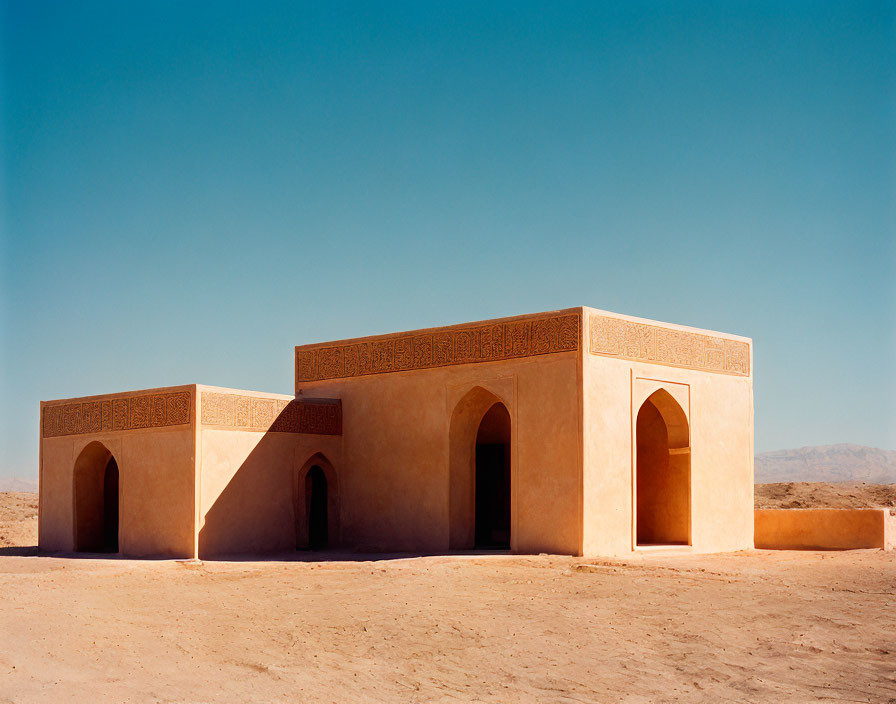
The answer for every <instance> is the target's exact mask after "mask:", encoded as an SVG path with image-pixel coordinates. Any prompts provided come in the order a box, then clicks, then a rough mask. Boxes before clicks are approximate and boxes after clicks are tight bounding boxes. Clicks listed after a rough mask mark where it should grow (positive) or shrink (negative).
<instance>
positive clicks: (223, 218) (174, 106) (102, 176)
mask: <svg viewBox="0 0 896 704" xmlns="http://www.w3.org/2000/svg"><path fill="white" fill-rule="evenodd" d="M0 17H2V35H0V41H2V61H3V63H2V73H0V111H2V113H0V120H2V136H3V139H2V143H0V149H2V151H0V164H2V171H0V178H2V182H0V186H2V201H0V205H2V208H3V211H2V220H0V226H2V235H3V236H2V240H0V257H2V269H0V276H2V279H0V297H2V298H0V300H2V309H0V316H2V317H0V335H2V348H0V354H2V355H3V358H2V360H0V361H2V379H0V383H2V388H0V399H2V403H0V414H2V415H0V475H18V476H35V475H36V473H37V449H38V402H39V401H40V400H42V399H52V398H62V397H69V396H80V395H87V394H97V393H107V392H115V391H121V390H128V389H139V388H146V387H154V386H165V385H173V384H181V383H192V382H198V383H207V384H215V385H221V386H233V387H237V388H247V389H258V390H262V391H276V392H285V393H289V392H291V390H292V385H293V362H292V360H293V346H294V345H296V344H302V343H308V342H315V341H323V340H327V339H334V338H343V337H352V336H359V335H367V334H375V333H381V332H391V331H398V330H403V329H412V328H417V327H426V326H433V325H442V324H450V323H458V322H465V321H470V320H478V319H483V318H489V317H498V316H507V315H515V314H520V313H528V312H537V311H542V310H551V309H555V308H562V307H567V306H575V305H591V306H594V307H597V308H603V309H607V310H612V311H617V312H621V313H627V314H631V315H638V316H643V317H647V318H654V319H658V320H666V321H672V322H677V323H682V324H686V325H693V326H697V327H705V328H710V329H716V330H722V331H725V332H733V333H738V334H742V335H747V336H750V337H753V338H754V341H755V404H756V448H757V450H758V451H763V450H770V449H779V448H788V447H798V446H802V445H815V444H828V443H836V442H854V443H860V444H867V445H872V446H877V447H883V448H888V449H896V401H894V399H896V378H894V377H896V372H894V367H896V284H894V280H896V227H894V223H896V208H894V195H896V177H894V173H896V137H894V135H896V5H894V3H893V2H888V3H870V4H866V3H861V2H847V3H842V4H837V3H834V2H823V3H815V2H812V3H802V2H786V3H762V2H744V3H737V2H724V3H705V4H691V3H676V2H656V3H634V2H611V3H606V4H600V3H597V2H584V3H562V2H550V3H544V4H530V3H526V2H521V1H520V0H517V1H515V2H506V3H505V2H489V3H483V2H471V3H460V2H448V3H432V2H415V3H401V4H391V3H390V4H378V3H372V2H364V3H358V4H353V3H330V2H315V3H309V4H307V5H302V4H300V3H298V2H285V3H282V4H281V3H273V2H238V3H230V2H223V1H221V0H216V1H215V2H209V3H201V2H190V3H183V2H176V3H168V2H157V1H154V2H151V3H125V2H105V3H91V2H59V3H50V2H37V1H34V0H28V1H27V2H5V3H3V14H2V16H0Z"/></svg>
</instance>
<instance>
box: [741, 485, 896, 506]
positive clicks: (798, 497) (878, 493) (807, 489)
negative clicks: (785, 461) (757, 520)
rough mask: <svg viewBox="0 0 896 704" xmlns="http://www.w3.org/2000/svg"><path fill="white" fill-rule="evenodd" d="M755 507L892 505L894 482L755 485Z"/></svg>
mask: <svg viewBox="0 0 896 704" xmlns="http://www.w3.org/2000/svg"><path fill="white" fill-rule="evenodd" d="M753 498H754V500H753V504H754V507H755V508H872V507H875V506H896V484H866V483H865V482H840V483H836V484H829V483H827V482H783V483H779V484H757V485H756V487H755V490H754V493H753Z"/></svg>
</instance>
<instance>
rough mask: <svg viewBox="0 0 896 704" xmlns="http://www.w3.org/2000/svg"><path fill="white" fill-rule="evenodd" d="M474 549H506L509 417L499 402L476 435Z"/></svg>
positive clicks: (508, 547)
mask: <svg viewBox="0 0 896 704" xmlns="http://www.w3.org/2000/svg"><path fill="white" fill-rule="evenodd" d="M475 461H476V469H475V473H476V478H475V489H474V491H475V511H474V514H475V515H474V520H475V528H474V540H475V543H474V544H475V547H477V548H488V549H498V550H509V549H510V414H509V413H508V412H507V408H506V406H505V405H504V404H503V403H501V402H500V401H499V402H497V403H495V404H494V405H493V406H492V407H491V408H489V409H488V410H487V411H486V413H485V415H484V416H483V417H482V420H481V421H480V423H479V428H478V430H477V432H476V460H475Z"/></svg>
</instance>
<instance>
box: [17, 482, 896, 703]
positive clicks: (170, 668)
mask: <svg viewBox="0 0 896 704" xmlns="http://www.w3.org/2000/svg"><path fill="white" fill-rule="evenodd" d="M2 501H3V502H4V503H5V504H6V505H7V506H8V505H9V504H10V503H11V501H17V502H20V505H22V506H25V508H24V509H21V510H20V512H21V513H22V514H25V513H27V512H28V511H30V510H31V508H29V506H30V503H31V502H30V501H29V500H28V499H22V498H15V497H14V498H13V499H10V498H9V497H8V495H7V496H6V497H2ZM34 503H35V504H36V501H35V502H34ZM15 511H19V509H15V510H14V511H13V513H15ZM0 516H2V517H3V521H4V523H3V535H7V536H8V535H16V534H17V533H15V532H14V531H10V530H9V528H8V527H7V524H6V523H5V521H6V520H7V518H6V517H7V516H8V511H7V509H4V512H3V513H0ZM26 532H27V531H26ZM32 535H33V533H32ZM6 540H8V537H7V538H6ZM26 542H27V541H26ZM30 545H31V546H33V540H32V541H31V543H30ZM297 555H298V556H299V557H301V556H302V554H297ZM297 555H288V556H283V557H284V558H286V559H283V558H281V559H280V560H277V559H273V560H268V561H220V562H218V561H216V562H204V563H200V564H196V563H182V562H176V561H147V560H127V559H121V558H107V559H100V558H97V557H96V556H94V557H81V556H78V557H75V556H71V555H69V556H38V555H37V554H36V549H35V548H34V547H29V546H28V545H19V546H7V547H3V548H0V593H2V595H3V597H2V600H0V634H2V639H0V642H2V644H3V647H2V648H0V702H6V701H11V702H46V701H53V702H70V701H71V702H77V701H85V702H87V701H89V702H145V701H152V702H233V701H240V702H271V701H315V702H347V701H351V702H355V701H369V702H382V701H390V702H391V701H408V702H415V701H416V702H430V701H446V702H447V701H456V702H468V701H492V702H509V701H521V702H591V701H608V702H615V701H626V702H656V701H675V700H685V701H719V700H727V701H744V702H746V701H883V702H888V701H891V698H892V697H896V609H894V606H893V605H894V599H896V561H894V553H885V552H883V551H879V550H859V551H849V552H765V551H750V552H743V553H732V554H727V555H716V556H708V557H707V556H690V555H661V554H660V555H657V554H654V555H645V556H643V557H639V558H638V559H637V560H593V559H582V558H570V557H557V556H546V555H541V556H531V557H527V556H510V555H500V554H491V555H469V554H468V555H457V556H431V557H403V556H393V557H391V558H390V559H382V558H379V557H371V559H367V560H359V559H358V556H357V555H347V554H342V555H340V554H330V555H323V556H319V557H326V558H329V561H318V562H310V561H302V560H297V559H296V557H297ZM304 555H305V556H306V557H307V556H308V555H309V554H308V553H305V554H304Z"/></svg>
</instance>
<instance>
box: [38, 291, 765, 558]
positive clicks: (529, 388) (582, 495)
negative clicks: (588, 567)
mask: <svg viewBox="0 0 896 704" xmlns="http://www.w3.org/2000/svg"><path fill="white" fill-rule="evenodd" d="M295 367H296V368H295V372H296V388H295V393H296V395H295V397H294V398H293V397H289V396H278V395H271V394H259V393H254V392H248V391H233V390H227V389H218V388H215V387H205V386H198V385H197V386H189V387H176V388H169V389H156V390H151V391H145V392H134V393H130V394H118V395H113V396H101V397H90V398H85V399H69V400H65V401H51V402H46V403H44V404H42V405H41V413H42V426H41V427H42V436H41V515H40V545H41V548H42V549H46V550H73V549H79V545H78V542H79V540H81V541H82V542H84V543H85V545H87V544H88V543H90V544H91V545H98V544H99V543H98V542H97V541H98V540H99V537H95V538H93V539H92V540H93V542H92V543H91V541H90V540H88V539H86V538H84V537H83V536H85V535H86V536H90V535H94V536H99V533H98V532H96V531H98V530H99V528H97V526H99V525H100V523H101V521H99V519H97V520H94V521H93V523H91V521H90V518H89V516H88V515H87V514H91V513H93V514H95V513H96V512H97V511H98V510H99V509H98V508H97V506H100V505H106V504H103V503H102V501H100V500H99V498H97V497H99V492H100V491H101V489H102V487H105V491H106V494H108V495H109V497H107V498H108V501H107V503H108V505H109V506H111V505H112V502H113V499H112V498H111V495H112V493H114V492H113V489H114V487H113V485H112V484H111V483H110V482H111V481H112V480H111V479H110V477H112V478H113V479H114V474H113V472H112V470H111V469H110V467H111V466H112V465H110V464H108V462H109V461H110V457H111V458H114V460H115V463H116V465H117V473H118V474H117V482H118V496H119V499H118V549H119V551H120V552H122V553H126V554H133V555H170V556H178V557H196V556H198V557H211V556H216V555H226V554H233V553H265V552H283V551H286V550H292V549H295V548H296V547H299V548H303V547H308V546H309V545H311V546H312V547H314V546H318V547H322V546H326V547H331V548H332V547H340V548H346V549H360V550H374V551H414V552H445V551H449V550H459V549H469V548H474V547H482V548H492V547H505V548H509V549H510V550H512V551H515V552H522V553H531V552H552V553H566V554H577V555H624V554H630V553H631V552H632V551H634V550H638V549H649V548H654V547H656V546H658V545H676V546H678V549H681V550H689V551H696V552H714V551H721V550H736V549H743V548H749V547H752V544H753V506H752V486H753V400H752V345H751V342H750V341H749V340H748V339H745V338H741V337H735V336H731V335H722V334H719V333H710V332H706V331H701V330H694V329H691V328H684V327H681V326H674V325H665V324H659V323H654V322H651V321H644V320H639V319H635V318H629V317H625V316H619V315H615V314H612V313H605V312H602V311H597V310H594V309H590V308H572V309H567V310H562V311H554V312H551V313H543V314H538V315H531V316H519V317H515V318H505V319H500V320H492V321H486V322H482V323H472V324H467V325H457V326H451V327H445V328H434V329H429V330H419V331H414V332H409V333H399V334H394V335H384V336H377V337H373V338H361V339H355V340H342V341H338V342H332V343H324V344H317V345H307V346H302V347H297V348H296V355H295ZM184 399H186V401H187V403H186V412H184V407H183V404H184ZM116 413H117V415H116ZM116 419H117V420H116ZM91 443H93V445H91ZM83 453H86V454H83ZM104 462H105V463H107V464H106V465H104V467H105V470H104V469H103V467H100V465H101V464H102V463H104ZM85 467H90V468H92V469H85ZM98 467H99V469H97V468H98ZM103 471H105V475H103V474H102V472H103ZM103 476H105V480H103V479H102V477H103ZM103 481H105V484H103ZM110 487H113V488H110ZM79 497H80V498H79ZM91 497H93V498H91ZM79 506H80V507H81V514H84V515H80V516H79V508H78V507H79ZM109 513H110V512H109V511H107V512H106V514H109ZM106 514H103V515H104V516H105V518H104V519H103V520H104V521H105V523H104V524H103V525H106V526H107V528H106V529H107V532H108V531H111V530H112V528H111V527H109V524H110V521H112V520H113V519H112V518H110V517H109V515H106ZM113 518H114V517H113ZM79 526H80V528H79ZM79 530H80V532H79ZM91 531H93V533H91ZM79 536H81V537H80V538H79ZM110 540H111V538H110ZM85 541H86V542H85ZM321 541H323V542H321ZM88 547H89V546H88ZM80 549H87V548H85V547H83V546H82V547H81V548H80Z"/></svg>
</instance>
